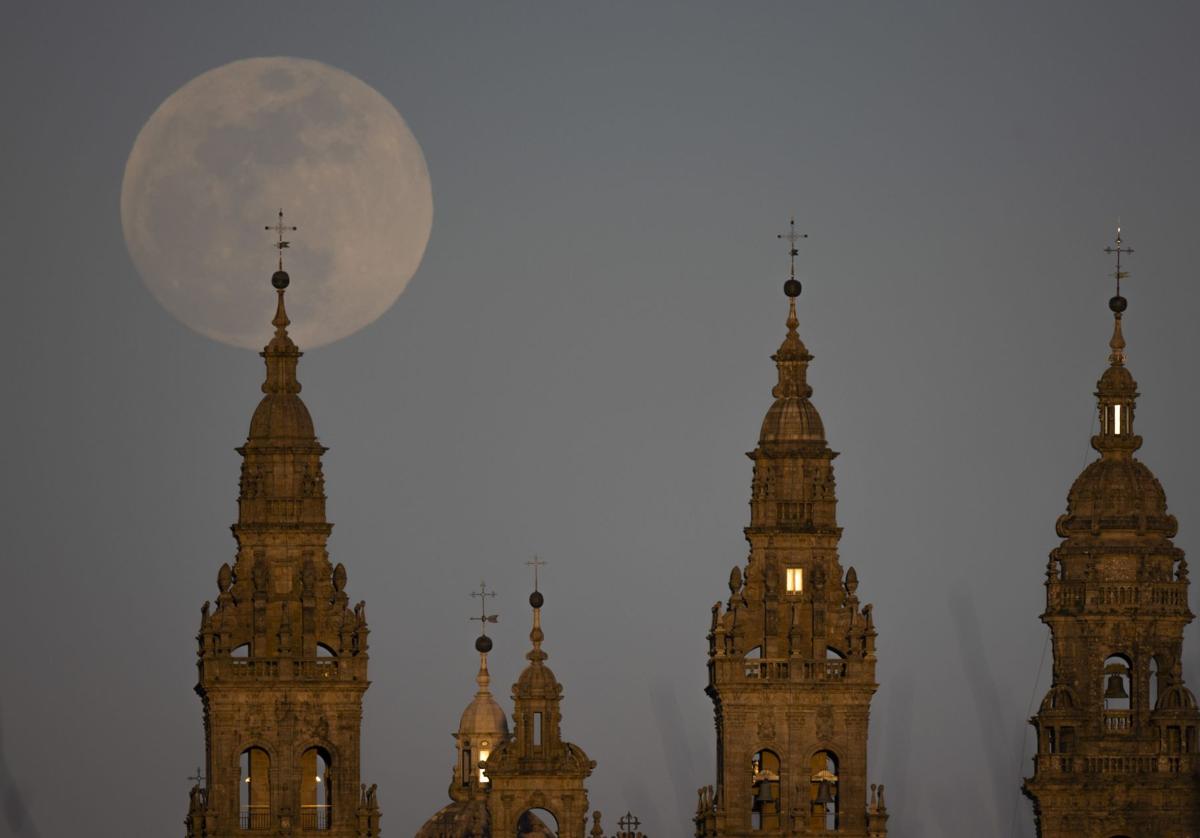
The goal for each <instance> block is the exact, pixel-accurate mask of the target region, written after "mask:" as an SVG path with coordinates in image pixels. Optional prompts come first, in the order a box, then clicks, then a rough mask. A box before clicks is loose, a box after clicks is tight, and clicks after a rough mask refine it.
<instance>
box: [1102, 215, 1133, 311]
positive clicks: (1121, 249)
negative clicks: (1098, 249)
mask: <svg viewBox="0 0 1200 838" xmlns="http://www.w3.org/2000/svg"><path fill="white" fill-rule="evenodd" d="M1113 244H1115V245H1116V247H1113V246H1112V245H1109V246H1108V247H1106V248H1104V252H1105V253H1109V254H1116V257H1117V270H1116V273H1115V274H1114V276H1116V278H1117V296H1118V297H1119V296H1121V280H1122V279H1125V278H1126V277H1128V276H1129V272H1128V271H1123V270H1121V254H1122V253H1133V248H1132V247H1121V222H1120V221H1118V222H1117V238H1116V240H1115V241H1114V242H1113Z"/></svg>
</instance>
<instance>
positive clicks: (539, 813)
mask: <svg viewBox="0 0 1200 838" xmlns="http://www.w3.org/2000/svg"><path fill="white" fill-rule="evenodd" d="M517 838H558V818H556V817H554V813H553V812H551V811H549V810H547V809H526V810H525V811H524V812H522V813H521V817H519V818H517Z"/></svg>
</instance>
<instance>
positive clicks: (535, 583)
mask: <svg viewBox="0 0 1200 838" xmlns="http://www.w3.org/2000/svg"><path fill="white" fill-rule="evenodd" d="M525 565H526V566H527V567H532V568H533V589H534V590H535V591H536V590H537V589H538V568H540V567H545V566H546V563H545V562H544V561H542V560H541V559H539V558H538V557H537V556H534V557H533V558H532V559H530V560H529V561H527V562H525Z"/></svg>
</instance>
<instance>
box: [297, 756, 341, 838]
mask: <svg viewBox="0 0 1200 838" xmlns="http://www.w3.org/2000/svg"><path fill="white" fill-rule="evenodd" d="M332 765H333V762H332V760H331V759H330V758H329V752H328V751H326V750H325V749H324V748H309V749H308V750H307V751H305V752H304V753H303V754H301V755H300V828H301V829H317V830H320V829H329V828H330V826H331V824H332V822H333V784H332V771H331V770H330V769H331V768H332Z"/></svg>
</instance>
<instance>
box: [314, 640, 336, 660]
mask: <svg viewBox="0 0 1200 838" xmlns="http://www.w3.org/2000/svg"><path fill="white" fill-rule="evenodd" d="M317 657H318V658H336V657H337V652H335V651H333V648H332V647H330V646H326V645H325V644H324V643H318V644H317Z"/></svg>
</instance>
